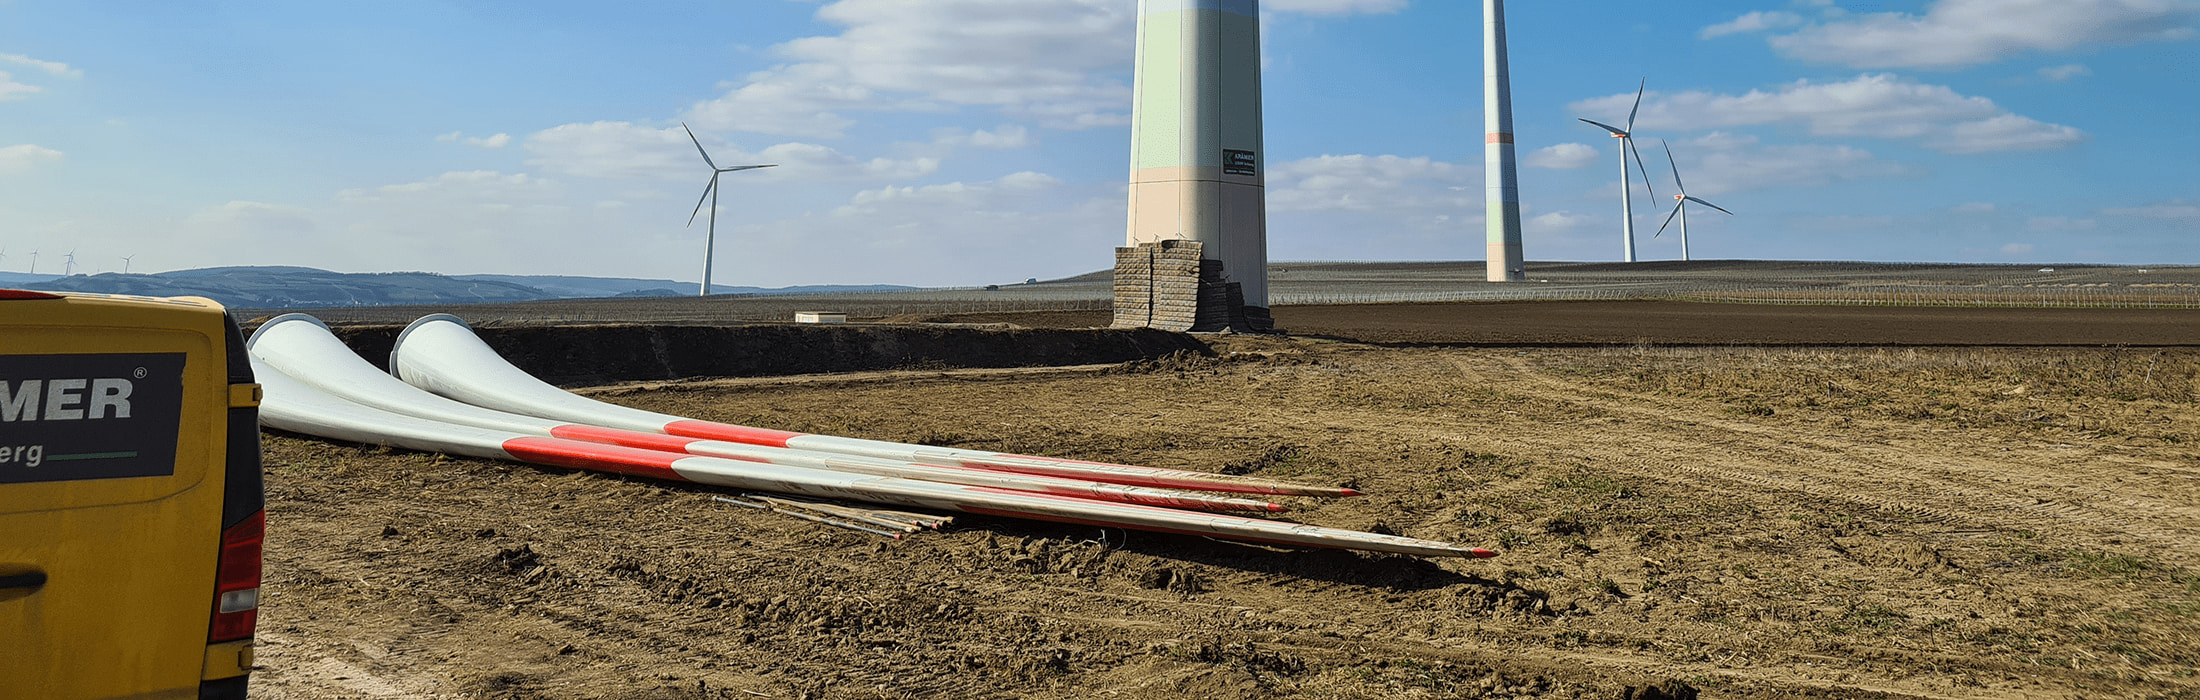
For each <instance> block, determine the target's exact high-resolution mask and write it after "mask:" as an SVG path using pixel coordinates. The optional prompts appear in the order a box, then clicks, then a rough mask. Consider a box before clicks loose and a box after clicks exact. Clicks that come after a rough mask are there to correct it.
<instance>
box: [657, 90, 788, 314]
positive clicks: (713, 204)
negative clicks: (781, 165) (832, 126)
mask: <svg viewBox="0 0 2200 700" xmlns="http://www.w3.org/2000/svg"><path fill="white" fill-rule="evenodd" d="M680 129H681V130H683V131H686V132H687V135H688V140H689V141H693V142H695V152H696V153H700V154H703V164H704V165H708V166H710V184H708V185H704V186H703V198H702V199H698V200H696V201H695V211H692V212H689V213H688V223H687V225H688V226H689V227H694V226H695V215H696V214H700V213H702V211H703V203H704V202H709V203H710V222H709V223H707V224H704V228H703V230H704V231H706V233H705V234H704V235H703V289H702V291H701V293H699V294H697V295H696V296H706V297H707V296H710V261H711V257H712V256H714V255H716V254H717V252H718V251H717V248H718V176H720V175H724V174H726V173H732V172H740V171H743V170H755V169H757V168H770V167H776V166H777V165H778V164H777V163H773V164H770V165H736V166H733V167H731V168H721V167H718V163H717V162H715V161H712V160H711V159H710V152H709V151H705V150H703V141H702V139H698V138H695V130H694V129H689V128H688V125H687V123H686V122H681V123H680Z"/></svg>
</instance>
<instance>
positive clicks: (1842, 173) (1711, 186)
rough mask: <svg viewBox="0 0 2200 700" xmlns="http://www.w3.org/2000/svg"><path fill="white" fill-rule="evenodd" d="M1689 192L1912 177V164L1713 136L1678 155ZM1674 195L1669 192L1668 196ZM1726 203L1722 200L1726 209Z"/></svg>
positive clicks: (1838, 149) (1842, 149) (1856, 152)
mask: <svg viewBox="0 0 2200 700" xmlns="http://www.w3.org/2000/svg"><path fill="white" fill-rule="evenodd" d="M1674 156H1675V157H1677V158H1680V159H1681V164H1680V169H1681V176H1682V177H1683V178H1684V179H1685V181H1686V182H1688V183H1689V186H1688V193H1689V194H1692V195H1696V196H1699V197H1710V196H1714V195H1720V194H1726V193H1729V192H1743V191H1748V190H1756V189H1763V188H1767V187H1818V186H1824V185H1829V184H1832V183H1835V182H1841V181H1846V180H1863V179H1876V178H1891V177H1912V176H1916V175H1918V174H1919V171H1918V169H1917V168H1915V167H1914V166H1910V165H1906V164H1903V163H1896V162H1891V161H1885V160H1880V159H1879V158H1878V157H1877V156H1874V155H1872V154H1871V152H1869V151H1865V150H1862V149H1857V148H1851V147H1848V146H1819V145H1789V146H1767V145H1764V144H1762V143H1760V141H1759V140H1758V139H1757V138H1756V137H1754V136H1738V135H1733V134H1727V133H1723V132H1712V133H1711V134H1709V135H1706V136H1704V137H1703V138H1699V139H1695V140H1692V141H1689V142H1687V143H1686V144H1684V145H1683V146H1682V147H1681V148H1679V149H1676V150H1675V151H1674ZM1665 193H1666V194H1671V192H1670V191H1667V192H1665ZM1725 204H1726V203H1725V202H1721V203H1720V205H1721V206H1724V205H1725Z"/></svg>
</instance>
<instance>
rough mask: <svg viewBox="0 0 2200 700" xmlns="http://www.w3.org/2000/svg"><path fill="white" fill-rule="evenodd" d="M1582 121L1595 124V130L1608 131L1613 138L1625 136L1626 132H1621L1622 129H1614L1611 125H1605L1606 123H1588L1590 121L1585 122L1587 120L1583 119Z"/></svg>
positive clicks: (1591, 122)
mask: <svg viewBox="0 0 2200 700" xmlns="http://www.w3.org/2000/svg"><path fill="white" fill-rule="evenodd" d="M1582 121H1585V122H1589V123H1590V124H1595V125H1596V126H1597V128H1600V129H1603V130H1605V131H1609V132H1612V135H1613V136H1626V135H1627V132H1626V131H1625V130H1622V129H1620V128H1619V127H1616V126H1612V125H1610V124H1606V123H1604V122H1598V121H1590V120H1587V119H1583V120H1582Z"/></svg>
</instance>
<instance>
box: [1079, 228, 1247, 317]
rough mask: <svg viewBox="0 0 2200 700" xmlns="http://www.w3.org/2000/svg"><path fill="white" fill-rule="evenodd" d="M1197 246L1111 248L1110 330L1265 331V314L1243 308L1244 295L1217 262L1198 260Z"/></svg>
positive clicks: (1183, 243)
mask: <svg viewBox="0 0 2200 700" xmlns="http://www.w3.org/2000/svg"><path fill="white" fill-rule="evenodd" d="M1203 248H1204V245H1203V244H1201V243H1199V242H1198V241H1186V240H1168V241H1160V242H1157V243H1140V244H1138V246H1136V247H1132V248H1117V249H1115V323H1114V325H1115V327H1116V328H1158V329H1161V330H1165V331H1177V332H1184V331H1193V332H1201V333H1219V332H1223V331H1236V332H1239V333H1251V332H1262V331H1267V330H1269V329H1271V328H1273V327H1274V325H1275V323H1274V322H1273V321H1272V320H1270V319H1269V316H1268V310H1267V309H1262V308H1257V307H1247V306H1246V305H1245V295H1244V292H1243V291H1242V290H1241V289H1240V288H1239V287H1238V284H1237V283H1235V282H1229V281H1227V280H1228V275H1227V274H1226V272H1225V271H1224V270H1223V269H1222V262H1221V261H1218V260H1203V259H1201V258H1200V253H1201V252H1202V249H1203Z"/></svg>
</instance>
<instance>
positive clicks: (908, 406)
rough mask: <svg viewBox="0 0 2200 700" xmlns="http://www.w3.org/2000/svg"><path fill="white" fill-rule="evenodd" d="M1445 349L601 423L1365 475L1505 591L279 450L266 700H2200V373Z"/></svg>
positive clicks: (2177, 361)
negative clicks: (869, 524) (799, 514)
mask: <svg viewBox="0 0 2200 700" xmlns="http://www.w3.org/2000/svg"><path fill="white" fill-rule="evenodd" d="M1776 308H1785V307H1776ZM1296 310H1297V309H1289V308H1286V309H1279V310H1278V311H1279V313H1278V316H1279V320H1283V319H1286V318H1288V316H1286V314H1287V313H1289V312H1292V311H1296ZM1424 316H1425V315H1424ZM1358 318H1361V317H1360V316H1357V315H1354V316H1353V317H1352V318H1347V319H1343V320H1332V321H1330V323H1332V324H1336V325H1333V326H1329V327H1336V328H1342V327H1344V325H1343V324H1345V323H1346V322H1347V321H1354V320H1356V319H1358ZM2069 322H2071V323H2078V322H2080V321H2075V320H2073V321H2069ZM1286 325H1287V326H1290V327H1293V330H1295V331H1300V332H1301V333H1307V332H1308V329H1313V328H1321V327H1324V326H1320V325H1318V324H1316V323H1313V322H1311V321H1307V322H1305V323H1292V322H1287V324H1286ZM1436 325H1437V324H1436V323H1435V322H1433V321H1431V322H1429V323H1428V324H1425V325H1424V326H1421V327H1405V328H1400V329H1396V330H1395V333H1394V334H1393V335H1391V336H1382V337H1369V338H1366V339H1367V340H1373V341H1379V342H1380V343H1383V344H1374V343H1363V342H1356V341H1350V340H1339V338H1348V337H1352V336H1353V335H1354V334H1353V333H1347V332H1343V331H1336V332H1324V333H1320V334H1319V335H1323V336H1325V337H1304V336H1303V335H1302V336H1301V337H1295V338H1260V337H1211V338H1209V340H1210V342H1211V343H1212V344H1213V345H1214V349H1215V350H1216V352H1217V354H1216V355H1215V356H1211V357H1210V356H1198V355H1193V354H1188V353H1187V354H1181V355H1176V356H1172V357H1170V358H1166V359H1163V360H1160V361H1142V362H1132V363H1126V364H1121V365H1112V366H1105V367H1082V368H1062V369H979V370H937V371H901V372H890V373H867V374H846V375H832V376H822V377H815V376H813V377H790V378H751V379H729V380H716V381H688V382H677V383H660V384H651V385H616V386H609V387H601V388H596V389H591V390H588V391H589V392H590V393H593V394H594V395H596V396H599V397H601V398H604V399H606V400H610V401H615V402H619V403H625V404H629V405H635V406H640V407H644V408H649V409H653V410H660V411H666V412H671V413H679V414H684V415H689V416H693V417H696V418H703V419H714V420H725V421H731V422H738V423H744V424H749V425H759V426H770V427H776V428H783V429H789V430H799V431H807V432H820V433H829V434H836V435H848V436H858V437H870V438H879V439H890V440H903V441H912V442H925V443H932V444H940V445H953V446H958V447H969V448H977V449H990V450H1004V451H1015V452H1030V453H1041V454H1051V455H1065V456H1076V457H1082V458H1089V459H1099V460H1107V461H1119V462H1129V463H1136V464H1149V465H1155V466H1164V467H1178V468H1190V469H1202V470H1218V471H1229V472H1236V473H1250V474H1259V475H1264V476H1271V477H1287V478H1292V479H1298V480H1304V481H1310V482H1320V483H1334V484H1346V485H1351V486H1353V487H1355V488H1358V489H1361V490H1363V491H1366V492H1367V493H1368V494H1369V495H1368V496H1365V497H1362V498H1356V499H1347V500H1333V501H1318V500H1310V499H1308V500H1296V501H1292V502H1291V503H1290V505H1291V506H1293V507H1294V508H1295V509H1296V510H1295V511H1294V512H1292V513H1288V514H1285V515H1284V517H1287V518H1290V519H1295V520H1299V521H1302V522H1309V523H1317V524H1322V525H1331V526H1341V527H1351V528H1362V529H1376V530H1387V531H1393V532H1397V533H1400V534H1405V535H1410V536H1415V537H1426V538H1433V539H1443V540H1450V541H1455V542H1460V543H1467V544H1475V545H1480V546H1487V547H1491V548H1493V549H1498V550H1501V551H1502V555H1501V556H1500V557H1498V558H1496V559H1489V560H1476V561H1465V560H1446V561H1427V560H1418V559H1411V558H1402V557H1390V556H1372V555H1361V554H1352V553H1344V552H1333V551H1302V550H1285V549H1272V548H1264V547H1255V546H1247V545H1242V544H1233V543H1226V542H1219V541H1211V540H1206V539H1200V538H1191V537H1183V536H1170V535H1157V534H1149V533H1141V532H1135V531H1122V530H1108V529H1097V528H1091V527H1073V526H1060V525H1050V524H1044V523H1035V522H1027V521H1017V520H1006V519H988V518H980V517H971V516H963V517H962V518H961V519H959V520H958V522H957V523H956V525H955V526H953V527H952V528H950V529H948V530H946V531H942V532H928V533H923V534H920V535H917V536H912V537H910V538H908V539H906V540H900V541H894V540H887V539H883V538H878V537H874V536H870V535H863V534H859V533H852V532H847V531H841V530H835V529H829V528H824V527H820V526H816V525H813V524H810V523H806V522H801V521H796V520H792V519H788V518H785V517H783V516H778V515H774V514H769V513H760V512H757V511H751V510H745V509H740V508H734V507H731V506H727V505H725V504H722V503H716V502H713V501H712V500H711V497H712V496H713V495H714V494H716V493H718V492H716V491H714V490H711V489H707V488H698V487H691V486H687V485H680V484H666V483H655V482H647V481H641V480H631V479H624V478H619V477H611V476H601V475H592V474H579V473H569V472H564V471H560V470H555V469H546V468H535V467H527V466H520V465H511V464H502V463H494V462H486V461H480V460H473V459H463V458H450V457H442V456H437V455H429V454H420V453H413V452H406V451H395V450H387V449H379V448H361V447H357V446H352V445H346V444H339V443H331V442H324V441H320V440H313V439H305V438H298V437H294V436H285V435H270V436H269V437H268V438H267V441H266V446H267V457H268V465H269V475H268V489H269V523H270V525H269V539H268V549H267V572H268V573H267V579H266V588H265V590H266V592H267V594H266V598H265V599H264V607H263V608H262V613H261V622H260V640H261V645H262V646H261V647H260V664H261V666H262V668H261V670H260V671H259V672H258V673H256V674H255V676H254V686H255V690H256V692H257V696H259V697H267V698H350V697H362V698H383V697H387V698H668V699H669V698H749V697H774V698H803V697H807V698H935V697H938V698H950V697H951V698H965V697H968V698H996V697H997V698H1037V697H1046V698H1056V697H1120V698H1155V699H1159V698H1183V697H1202V698H1205V697H1212V698H1245V697H1255V696H1274V697H1306V698H1629V699H1630V700H1634V699H1640V698H1681V697H1705V698H1791V697H1829V698H2102V697H2134V698H2200V677H2196V675H2200V576H2196V574H2195V573H2194V572H2196V571H2200V349H2192V348H2177V347H2163V348H2150V349H2131V348H2099V347H2095V348H2025V347H1929V348H1885V347H1848V348H1840V347H1808V346H1793V347H1722V346H1716V345H1699V346H1691V347H1661V346H1658V345H1655V344H1648V343H1644V344H1636V342H1637V340H1636V339H1629V338H1624V337H1622V338H1618V339H1617V341H1618V343H1622V344H1613V345H1609V346H1604V347H1472V346H1462V345H1428V346H1424V345H1416V343H1431V342H1456V340H1454V341H1444V340H1442V338H1454V339H1456V335H1451V336H1445V335H1443V334H1442V333H1439V332H1438V331H1440V330H1441V329H1440V328H1436ZM1925 325H1931V324H1925ZM2142 325H2143V324H2142ZM2182 328H2184V329H2188V330H2189V329H2190V328H2191V326H2190V325H2189V324H2183V325H2182ZM1930 330H1931V329H1921V330H1917V332H1919V333H1927V332H1928V331H1930ZM2032 331H2033V333H2032V336H2033V337H2035V338H2054V337H2062V336H2056V335H2054V334H2053V331H2050V330H2040V329H2038V328H2034V329H2032ZM1361 334H1363V335H1367V334H1369V333H1361ZM1425 334H1435V335H1433V336H1425ZM1805 335H1806V336H1807V335H1808V334H1805ZM1927 335H1929V333H1927ZM2078 335H2082V334H2078ZM1437 336H1441V337H1437ZM1809 337H1818V336H1809ZM2134 337H2137V336H2134ZM1505 342H1511V341H1505ZM1797 342H1839V341H1822V340H1821V341H1797ZM1920 342H1925V341H1920ZM2109 342H2111V343H2113V342H2132V341H2130V340H2125V341H2109ZM2132 344H2141V343H2136V342H2132ZM2162 344H2164V345H2174V344H2178V343H2169V342H2164V343H2162Z"/></svg>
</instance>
